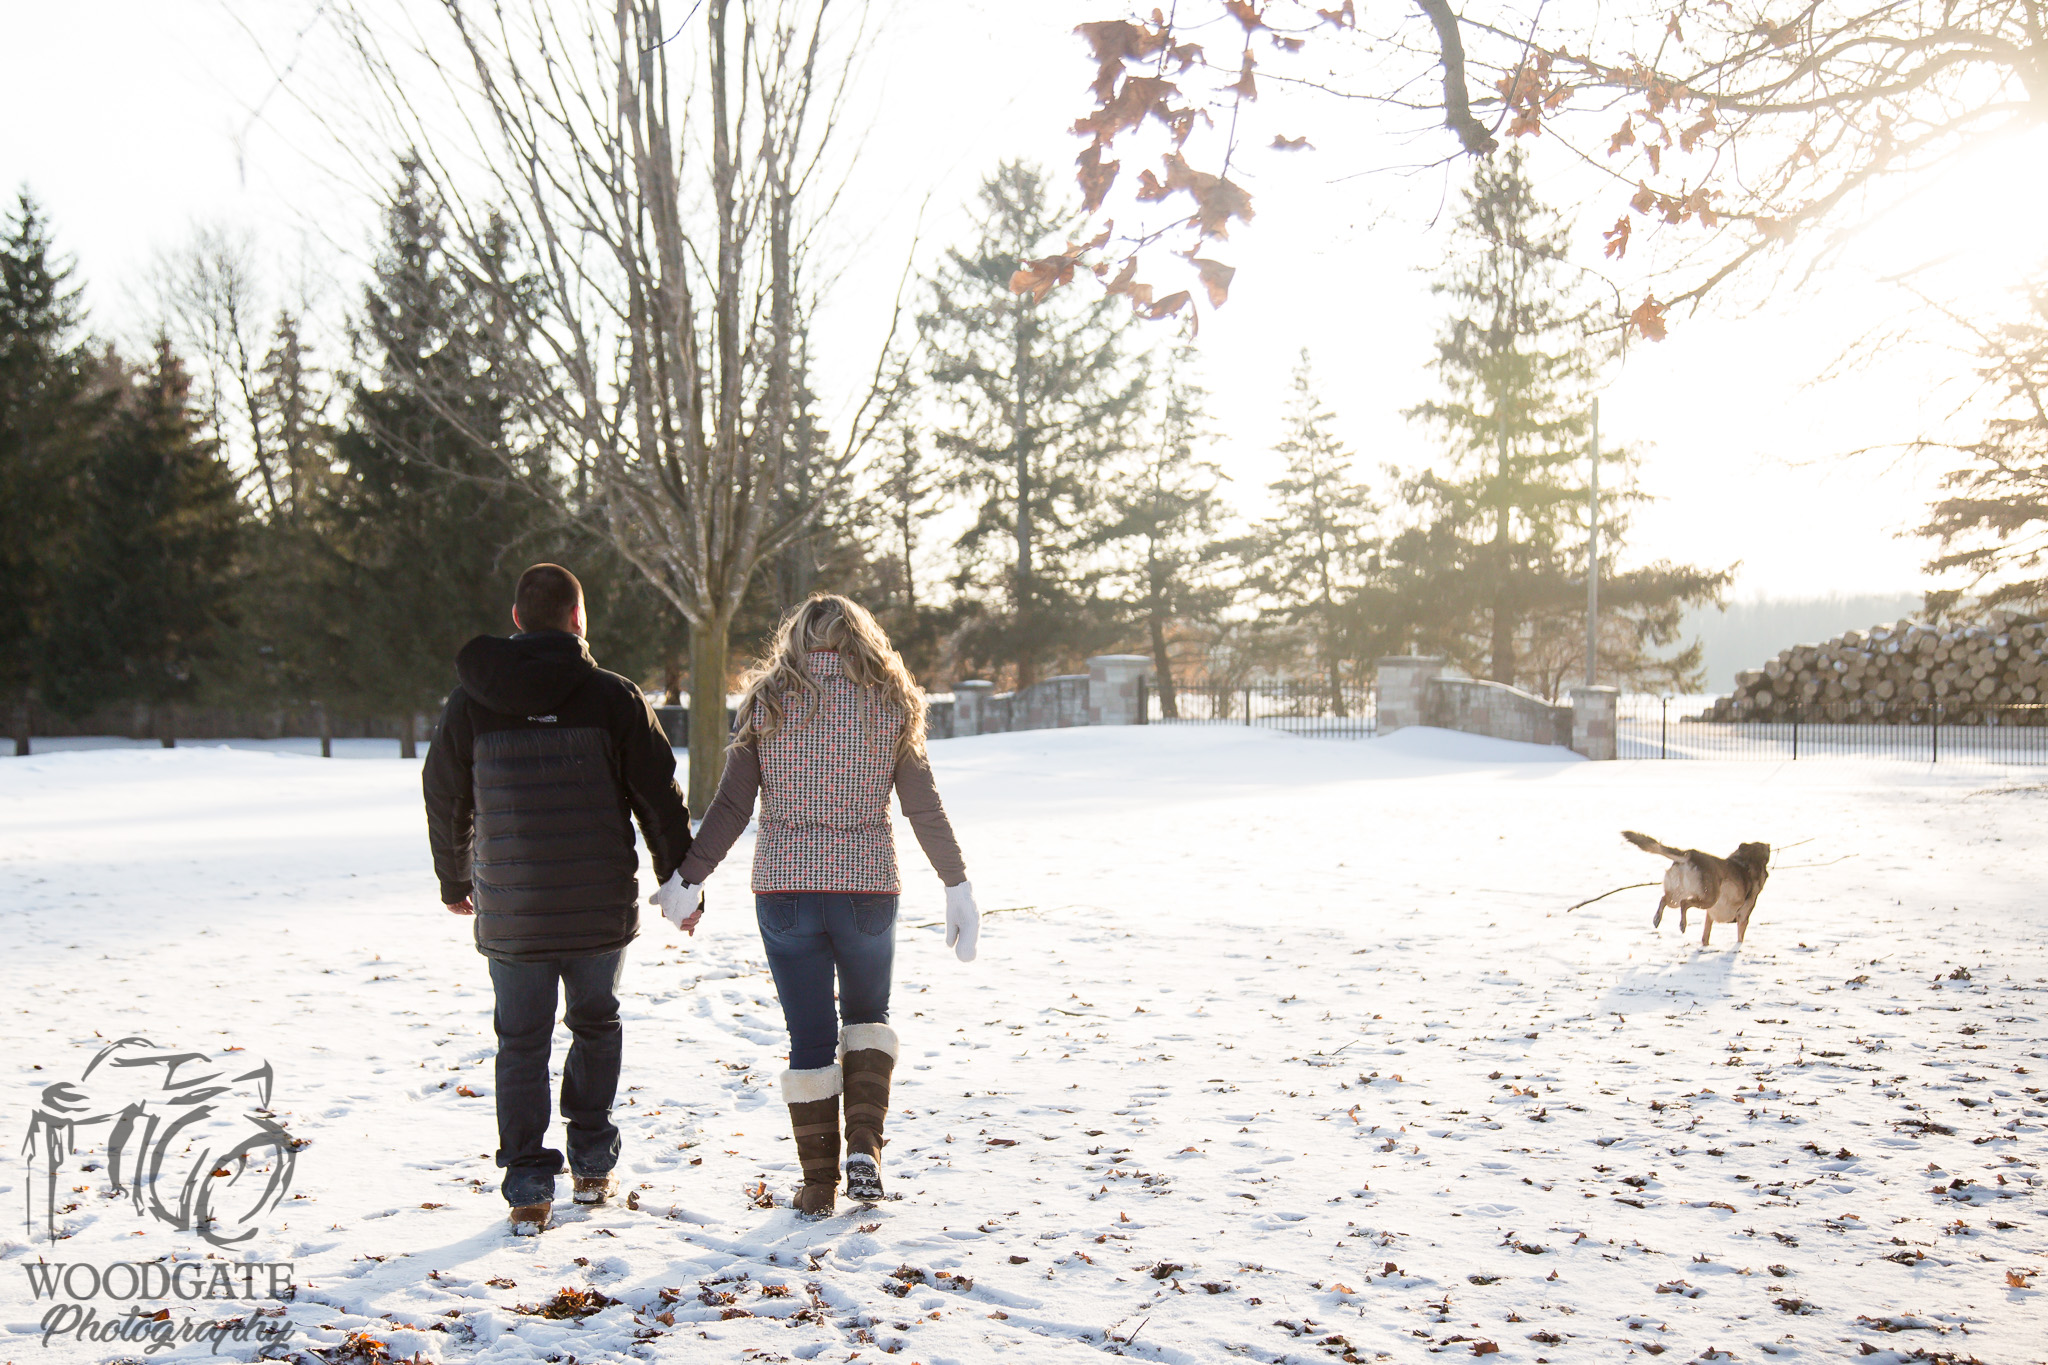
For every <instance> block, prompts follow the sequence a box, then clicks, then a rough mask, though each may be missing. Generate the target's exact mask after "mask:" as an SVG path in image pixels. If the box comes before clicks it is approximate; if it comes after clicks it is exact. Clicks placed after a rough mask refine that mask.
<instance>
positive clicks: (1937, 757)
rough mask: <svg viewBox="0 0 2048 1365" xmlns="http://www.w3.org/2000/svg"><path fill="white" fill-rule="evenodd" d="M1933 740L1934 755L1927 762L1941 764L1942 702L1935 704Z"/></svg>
mask: <svg viewBox="0 0 2048 1365" xmlns="http://www.w3.org/2000/svg"><path fill="white" fill-rule="evenodd" d="M1931 738H1932V740H1933V753H1932V755H1931V756H1930V757H1929V758H1928V760H1927V761H1928V762H1929V763H1939V762H1941V703H1940V702H1936V703H1934V729H1933V733H1932V736H1931Z"/></svg>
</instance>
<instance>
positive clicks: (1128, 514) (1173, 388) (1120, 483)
mask: <svg viewBox="0 0 2048 1365" xmlns="http://www.w3.org/2000/svg"><path fill="white" fill-rule="evenodd" d="M1193 361H1194V352H1193V349H1192V348H1191V347H1189V346H1186V345H1180V346H1176V347H1175V348H1174V349H1173V350H1172V351H1171V352H1170V353H1169V356H1168V359H1167V363H1166V365H1165V373H1164V376H1163V378H1164V382H1163V384H1161V385H1159V386H1158V401H1157V411H1156V413H1155V414H1154V415H1153V417H1152V421H1151V430H1150V431H1149V432H1147V433H1146V434H1145V436H1144V438H1143V439H1142V440H1138V441H1136V442H1134V443H1133V445H1132V447H1131V449H1130V451H1129V453H1128V455H1127V456H1126V458H1125V459H1124V460H1123V461H1122V462H1121V464H1120V465H1119V467H1118V469H1117V470H1116V472H1115V475H1114V477H1113V478H1112V479H1111V481H1110V488H1109V491H1108V492H1107V494H1106V495H1105V502H1106V504H1107V507H1106V517H1105V521H1104V524H1103V525H1102V527H1101V529H1100V530H1099V531H1098V532H1097V534H1096V539H1097V540H1098V541H1099V542H1100V543H1101V544H1103V545H1105V546H1107V547H1109V548H1110V549H1111V551H1112V553H1113V555H1114V556H1115V569H1114V570H1113V571H1112V576H1111V577H1112V581H1113V583H1114V584H1115V585H1116V594H1115V600H1116V601H1117V602H1118V604H1119V605H1121V606H1122V608H1123V609H1124V611H1125V612H1126V613H1128V617H1129V619H1130V620H1131V621H1132V623H1134V624H1135V625H1137V626H1138V627H1139V628H1140V629H1141V630H1142V631H1143V632H1144V638H1145V645H1146V649H1147V651H1148V652H1149V653H1150V654H1151V656H1152V671H1153V677H1154V685H1155V687H1156V688H1157V690H1158V695H1159V713H1160V715H1161V716H1163V717H1165V718H1166V719H1167V720H1177V719H1179V717H1180V699H1179V693H1178V688H1177V686H1176V679H1175V676H1174V667H1173V657H1172V654H1171V651H1170V645H1171V643H1172V641H1171V639H1170V638H1169V637H1170V636H1171V635H1172V634H1173V633H1174V632H1175V631H1176V629H1178V628H1181V627H1185V626H1188V625H1191V624H1195V623H1200V622H1206V621H1210V620H1213V619H1214V618H1215V617H1216V616H1217V614H1218V613H1220V612H1221V611H1222V610H1223V609H1224V608H1225V607H1227V606H1228V605H1229V604H1230V600H1231V598H1232V597H1233V596H1234V595H1235V593H1234V590H1233V588H1232V587H1231V586H1230V585H1229V584H1227V583H1224V582H1223V581H1221V578H1220V568H1221V560H1222V557H1223V553H1224V548H1223V545H1222V544H1221V542H1219V541H1218V540H1217V535H1216V533H1217V528H1218V526H1219V524H1220V523H1221V522H1222V519H1223V517H1224V514H1225V508H1224V505H1223V498H1222V495H1221V493H1220V492H1219V489H1220V487H1221V485H1222V482H1223V480H1224V478H1225V477H1226V476H1225V475H1224V473H1223V471H1222V470H1221V469H1219V468H1217V467H1216V465H1215V464H1214V463H1213V462H1211V461H1209V460H1207V459H1204V458H1202V457H1201V455H1200V454H1199V451H1200V449H1201V446H1202V445H1203V444H1204V443H1205V441H1206V440H1207V439H1208V437H1209V432H1208V431H1207V430H1206V423H1207V420H1208V414H1207V412H1206V411H1205V410H1204V409H1203V400H1204V399H1205V398H1207V396H1208V395H1207V393H1206V392H1205V391H1204V390H1203V389H1202V387H1201V385H1200V384H1198V383H1197V382H1196V381H1195V379H1194V376H1193V374H1192V373H1191V370H1192V366H1193Z"/></svg>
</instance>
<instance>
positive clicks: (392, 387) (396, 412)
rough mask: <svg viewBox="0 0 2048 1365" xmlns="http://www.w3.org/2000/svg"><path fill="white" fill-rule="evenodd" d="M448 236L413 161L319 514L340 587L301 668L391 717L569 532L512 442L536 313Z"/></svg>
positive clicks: (436, 686)
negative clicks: (489, 283)
mask: <svg viewBox="0 0 2048 1365" xmlns="http://www.w3.org/2000/svg"><path fill="white" fill-rule="evenodd" d="M443 236H444V229H443V226H442V223H441V218H440V211H439V209H438V207H437V206H436V205H435V204H434V203H433V201H432V200H431V198H430V196H429V195H428V194H427V192H426V190H425V188H424V186H423V184H422V182H421V178H420V176H419V174H418V170H417V168H416V167H414V166H411V165H407V166H405V167H404V168H403V171H402V174H401V178H400V181H399V184H398V186H397V188H396V191H395V192H394V194H393V195H392V197H391V199H390V201H389V202H388V203H387V205H386V208H385V213H384V242H383V247H382V250H381V251H380V252H379V253H378V255H377V258H376V262H375V266H374V274H373V278H372V279H371V281H370V283H369V284H368V285H367V286H366V287H365V289H364V291H363V297H362V303H361V307H360V309H359V311H358V312H357V315H356V318H355V324H354V331H355V338H356V348H357V352H358V354H357V356H356V362H355V363H356V366H357V370H358V372H357V375H356V377H355V378H354V380H353V382H352V383H351V384H350V386H349V389H348V393H347V402H346V410H345V415H344V417H343V419H342V422H341V426H340V429H339V431H337V432H336V433H335V436H334V443H333V461H334V469H333V486H332V490H331V493H330V495H329V497H328V499H327V502H326V505H325V508H324V510H323V514H322V522H323V524H322V526H321V528H320V533H321V538H322V540H323V542H324V545H325V547H326V550H327V553H328V555H329V563H328V565H327V567H326V570H325V572H326V574H327V576H328V577H329V578H330V580H331V583H332V592H333V596H332V598H331V599H330V601H329V604H328V609H327V610H325V611H323V612H322V613H321V621H320V623H319V630H320V635H321V639H320V640H319V642H318V643H317V645H316V646H315V652H316V654H317V656H318V665H317V669H316V676H315V677H312V678H309V679H308V680H307V682H308V684H309V685H313V686H324V687H326V688H327V689H328V690H329V693H330V695H339V696H345V697H346V698H347V699H348V700H349V701H350V702H351V703H352V704H354V705H356V706H359V707H362V708H364V709H367V710H370V711H373V712H377V713H380V714H384V715H395V716H399V717H410V716H411V715H412V714H413V713H415V712H419V711H428V710H431V709H433V708H434V706H435V705H436V704H437V702H438V701H439V699H440V698H442V697H444V696H445V695H446V694H447V691H448V688H449V686H450V683H451V679H452V676H453V675H452V662H453V660H454V658H455V654H456V651H457V650H458V649H459V648H460V647H461V645H462V644H463V643H464V641H466V640H468V639H469V638H470V637H471V636H473V635H476V634H480V633H487V632H488V633H503V632H504V631H505V629H506V628H507V626H506V611H507V608H508V604H509V602H510V600H511V585H512V580H513V577H514V576H515V575H517V573H518V572H519V571H520V569H521V568H523V567H524V566H525V564H526V563H529V562H532V561H534V560H540V559H545V558H547V557H548V555H547V554H546V553H545V551H547V550H552V549H555V548H557V547H558V546H559V544H560V538H559V537H556V536H551V535H550V532H551V531H552V530H555V529H556V527H555V525H554V524H553V522H552V520H551V518H550V517H549V516H548V515H547V514H546V511H545V508H546V506H547V505H548V504H549V503H550V502H552V501H554V500H555V498H554V497H553V496H552V495H553V493H554V489H553V488H552V487H551V485H552V484H553V482H554V480H555V477H556V476H555V473H554V471H552V470H551V469H549V468H548V467H547V466H546V464H545V462H544V461H542V460H541V459H540V458H539V457H538V455H537V454H530V453H528V452H523V451H521V450H519V449H517V448H516V445H515V443H516V442H517V441H518V440H519V437H520V431H519V426H518V420H517V419H518V413H517V407H516V400H515V397H514V390H513V389H512V388H511V387H510V385H509V382H508V380H509V375H508V373H507V369H506V366H507V364H508V359H507V358H508V356H509V355H510V354H511V352H512V351H513V350H514V349H516V346H517V342H516V334H517V333H518V332H519V331H520V330H521V329H523V328H525V327H527V326H529V325H531V319H530V318H520V317H506V316H504V315H503V313H502V311H501V310H500V309H499V308H498V307H497V306H496V305H495V304H494V303H493V302H492V296H491V295H488V294H485V293H483V292H480V291H476V290H473V289H471V288H469V287H468V285H467V283H466V281H465V279H464V277H463V275H462V273H461V272H460V271H459V270H458V269H457V268H456V267H455V266H454V264H453V263H451V262H450V261H449V259H448V258H447V256H446V254H445V253H444V250H443ZM501 240H502V239H501ZM593 614H594V613H593Z"/></svg>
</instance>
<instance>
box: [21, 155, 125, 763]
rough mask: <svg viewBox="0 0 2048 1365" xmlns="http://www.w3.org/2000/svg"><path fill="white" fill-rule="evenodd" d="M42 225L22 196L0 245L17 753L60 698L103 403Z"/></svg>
mask: <svg viewBox="0 0 2048 1365" xmlns="http://www.w3.org/2000/svg"><path fill="white" fill-rule="evenodd" d="M70 275H71V269H70V267H69V266H68V265H67V264H65V263H63V262H61V261H60V260H58V258H57V256H56V253H55V249H54V246H53V243H52V240H51V236H50V230H49V226H48V224H47V222H46V221H45V220H44V218H43V215H42V212H41V210H40V209H39V208H38V207H37V205H36V203H35V201H34V200H33V199H32V198H30V197H29V195H28V193H27V191H23V192H22V193H21V195H20V196H19V198H18V199H17V200H16V202H15V206H14V209H13V211H12V212H11V213H10V214H9V215H8V217H7V221H6V227H5V237H4V240H0V585H4V587H0V700H4V702H5V703H6V704H7V705H8V709H9V711H10V712H11V720H12V722H13V727H14V732H15V750H16V752H17V753H26V752H27V751H28V747H27V746H28V727H29V720H30V710H31V708H32V706H33V705H35V704H36V703H37V702H39V701H40V702H42V703H44V704H60V703H63V704H68V698H69V697H70V696H71V695H72V693H73V692H74V691H75V690H76V689H74V687H73V686H72V680H70V679H68V678H65V677H63V676H61V673H62V669H63V667H64V665H62V664H61V663H60V661H59V660H58V659H57V658H56V657H54V656H53V654H52V652H51V647H52V644H53V642H55V641H56V640H58V639H60V638H61V636H62V634H63V632H64V631H65V630H66V629H67V627H66V624H65V623H64V622H63V621H62V620H61V619H60V612H61V608H62V605H63V603H64V599H65V598H66V596H67V589H66V580H67V576H68V575H69V574H70V573H71V572H72V571H73V569H74V567H75V565H76V564H77V562H78V558H79V556H80V555H81V554H82V553H83V548H84V547H83V540H84V535H85V530H84V520H85V518H84V506H83V504H82V502H81V501H80V497H79V494H80V490H81V489H82V487H83V486H84V483H85V471H86V466H87V464H88V462H89V460H90V458H91V454H92V447H93V443H94V442H95V441H96V440H97V439H98V438H99V432H100V428H101V426H102V425H103V424H104V422H105V420H106V416H107V412H108V409H109V406H110V403H111V397H110V393H109V391H108V389H107V387H106V385H105V383H104V381H103V379H102V378H101V376H100V366H99V364H98V363H97V361H96V360H95V359H94V358H93V357H92V356H91V355H90V354H89V353H88V351H87V349H86V345H85V340H84V336H83V326H84V311H83V309H82V307H81V306H80V303H79V296H78V291H77V290H76V289H75V288H74V287H72V285H71V283H70Z"/></svg>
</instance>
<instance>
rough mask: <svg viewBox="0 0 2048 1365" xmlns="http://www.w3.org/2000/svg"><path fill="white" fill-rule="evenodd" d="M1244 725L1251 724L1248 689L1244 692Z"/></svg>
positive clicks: (1250, 703)
mask: <svg viewBox="0 0 2048 1365" xmlns="http://www.w3.org/2000/svg"><path fill="white" fill-rule="evenodd" d="M1244 723H1245V724H1246V725H1250V724H1251V723H1252V690H1251V689H1250V688H1249V687H1247V688H1246V689H1245V690H1244Z"/></svg>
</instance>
